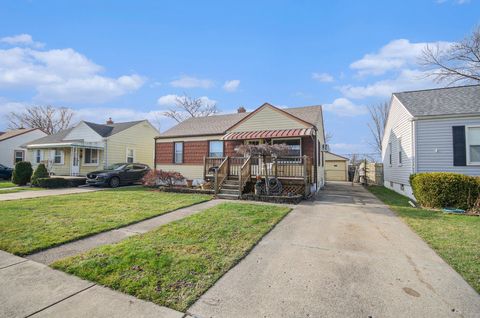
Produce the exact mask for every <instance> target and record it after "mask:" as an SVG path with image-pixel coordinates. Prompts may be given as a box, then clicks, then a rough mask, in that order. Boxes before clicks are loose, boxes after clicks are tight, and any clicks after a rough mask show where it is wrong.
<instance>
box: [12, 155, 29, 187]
mask: <svg viewBox="0 0 480 318" xmlns="http://www.w3.org/2000/svg"><path fill="white" fill-rule="evenodd" d="M32 172H33V169H32V164H31V163H30V162H28V161H20V162H17V163H16V164H15V169H14V170H13V174H12V182H13V183H15V184H16V185H20V186H22V185H26V184H27V183H29V182H30V178H31V177H32Z"/></svg>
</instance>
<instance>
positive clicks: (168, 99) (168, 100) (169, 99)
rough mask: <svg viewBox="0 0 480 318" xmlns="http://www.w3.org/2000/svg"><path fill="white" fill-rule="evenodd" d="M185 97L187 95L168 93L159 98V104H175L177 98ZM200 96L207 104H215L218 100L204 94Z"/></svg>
mask: <svg viewBox="0 0 480 318" xmlns="http://www.w3.org/2000/svg"><path fill="white" fill-rule="evenodd" d="M183 98H185V97H184V96H179V95H175V94H168V95H164V96H161V97H159V98H158V99H157V104H158V105H160V106H173V105H175V104H176V103H177V99H183ZM199 98H200V100H202V102H203V103H204V104H205V105H214V104H216V103H217V101H216V100H213V99H210V98H208V97H207V96H202V97H199Z"/></svg>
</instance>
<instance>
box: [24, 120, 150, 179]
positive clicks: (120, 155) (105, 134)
mask: <svg viewBox="0 0 480 318" xmlns="http://www.w3.org/2000/svg"><path fill="white" fill-rule="evenodd" d="M157 135H158V130H157V129H155V128H154V127H153V126H152V125H151V124H150V123H149V122H148V121H147V120H141V121H131V122H124V123H113V121H112V120H111V119H109V121H107V123H106V124H95V123H90V122H86V121H81V122H80V123H79V124H77V125H76V126H74V127H72V128H69V129H65V130H62V131H60V132H58V133H56V134H53V135H50V136H46V137H43V138H40V139H37V140H35V141H33V142H29V143H26V144H25V145H24V146H25V147H26V148H27V149H28V152H29V157H28V158H29V160H30V161H31V162H32V165H33V166H36V165H38V164H39V163H45V164H47V167H48V169H49V170H50V171H51V172H52V173H54V174H56V175H65V176H84V175H86V174H87V173H88V172H91V171H94V170H98V169H103V168H105V167H107V166H109V165H111V164H114V163H120V162H132V163H133V162H139V163H145V164H148V165H150V166H153V153H154V143H153V138H154V137H155V136H157Z"/></svg>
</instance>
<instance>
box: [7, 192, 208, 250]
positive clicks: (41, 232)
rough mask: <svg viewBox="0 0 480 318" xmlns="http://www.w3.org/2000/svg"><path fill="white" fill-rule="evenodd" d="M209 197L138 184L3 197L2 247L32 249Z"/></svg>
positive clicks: (53, 244) (108, 228)
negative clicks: (9, 199) (42, 194)
mask: <svg viewBox="0 0 480 318" xmlns="http://www.w3.org/2000/svg"><path fill="white" fill-rule="evenodd" d="M210 199H211V196H209V195H201V194H179V193H164V192H158V191H151V190H149V189H146V188H141V187H136V188H123V189H116V190H105V191H98V192H89V193H82V194H69V195H60V196H49V197H41V198H34V199H24V200H14V201H4V202H1V203H0V249H1V250H4V251H7V252H10V253H13V254H17V255H25V254H30V253H33V252H36V251H40V250H43V249H46V248H49V247H53V246H56V245H60V244H63V243H66V242H70V241H73V240H77V239H79V238H83V237H86V236H89V235H92V234H97V233H100V232H104V231H107V230H112V229H115V228H119V227H122V226H126V225H128V224H132V223H135V222H138V221H141V220H144V219H148V218H151V217H154V216H158V215H161V214H164V213H167V212H170V211H173V210H176V209H179V208H182V207H186V206H190V205H193V204H196V203H200V202H204V201H208V200H210Z"/></svg>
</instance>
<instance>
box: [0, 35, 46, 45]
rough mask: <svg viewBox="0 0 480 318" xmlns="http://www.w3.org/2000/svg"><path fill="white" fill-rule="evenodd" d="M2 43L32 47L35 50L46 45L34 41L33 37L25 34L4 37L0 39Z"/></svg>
mask: <svg viewBox="0 0 480 318" xmlns="http://www.w3.org/2000/svg"><path fill="white" fill-rule="evenodd" d="M0 42H2V43H6V44H9V45H25V46H32V47H35V48H41V47H44V46H45V44H44V43H41V42H35V41H33V39H32V36H31V35H30V34H25V33H23V34H18V35H13V36H6V37H3V38H1V39H0Z"/></svg>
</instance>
